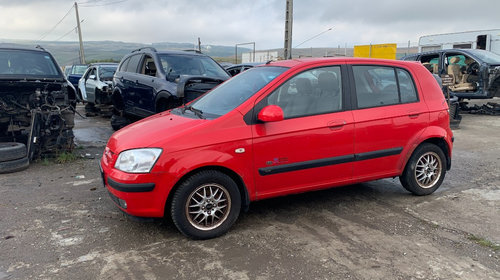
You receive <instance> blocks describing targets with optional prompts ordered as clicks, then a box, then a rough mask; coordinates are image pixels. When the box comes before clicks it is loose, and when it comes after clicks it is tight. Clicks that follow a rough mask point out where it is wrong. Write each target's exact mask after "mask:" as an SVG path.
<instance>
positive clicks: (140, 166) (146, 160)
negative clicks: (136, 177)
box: [115, 148, 162, 173]
mask: <svg viewBox="0 0 500 280" xmlns="http://www.w3.org/2000/svg"><path fill="white" fill-rule="evenodd" d="M161 152H162V150H161V149H160V148H144V149H133V150H127V151H123V152H121V153H120V155H119V156H118V159H117V160H116V163H115V168H116V169H118V170H121V171H123V172H128V173H149V172H150V171H151V169H152V168H153V166H154V165H155V163H156V161H157V160H158V158H159V157H160V154H161Z"/></svg>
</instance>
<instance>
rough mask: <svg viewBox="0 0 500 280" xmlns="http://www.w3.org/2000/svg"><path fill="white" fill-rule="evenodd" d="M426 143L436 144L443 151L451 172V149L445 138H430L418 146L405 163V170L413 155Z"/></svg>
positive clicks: (447, 168) (447, 167)
mask: <svg viewBox="0 0 500 280" xmlns="http://www.w3.org/2000/svg"><path fill="white" fill-rule="evenodd" d="M425 143H430V144H434V145H436V146H438V147H439V148H440V149H441V150H442V151H443V153H444V155H445V157H446V170H450V168H451V157H450V147H449V146H448V143H447V142H446V140H445V139H444V137H430V138H427V139H425V140H424V141H422V142H420V143H419V144H418V145H416V146H415V147H414V148H413V150H412V151H411V153H409V155H408V156H407V158H406V160H405V163H404V165H403V170H404V168H405V167H406V165H407V164H408V161H409V160H410V158H411V156H412V155H413V153H414V152H415V151H416V150H417V148H418V147H420V146H422V145H423V144H425Z"/></svg>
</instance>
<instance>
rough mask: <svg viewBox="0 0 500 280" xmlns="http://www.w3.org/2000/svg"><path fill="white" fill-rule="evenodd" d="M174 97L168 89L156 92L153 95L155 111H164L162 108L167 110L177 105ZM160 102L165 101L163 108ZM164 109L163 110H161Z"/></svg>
mask: <svg viewBox="0 0 500 280" xmlns="http://www.w3.org/2000/svg"><path fill="white" fill-rule="evenodd" d="M176 99H177V98H176V97H175V96H174V95H172V94H171V93H169V92H168V91H165V90H162V91H160V92H158V94H157V95H156V96H155V111H156V112H157V113H159V112H161V111H164V110H169V109H172V108H175V107H177V102H176ZM162 102H166V103H167V104H166V105H165V108H162V106H163V105H162ZM163 109H164V110H163Z"/></svg>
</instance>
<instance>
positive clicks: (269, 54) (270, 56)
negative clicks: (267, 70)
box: [241, 51, 278, 63]
mask: <svg viewBox="0 0 500 280" xmlns="http://www.w3.org/2000/svg"><path fill="white" fill-rule="evenodd" d="M277 59H278V52H277V51H265V52H255V57H254V53H253V52H247V53H242V54H241V63H247V62H268V61H269V60H277Z"/></svg>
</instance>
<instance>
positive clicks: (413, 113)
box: [408, 111, 420, 119]
mask: <svg viewBox="0 0 500 280" xmlns="http://www.w3.org/2000/svg"><path fill="white" fill-rule="evenodd" d="M418 116H420V113H419V112H417V111H409V112H408V117H409V118H410V119H416V118H418Z"/></svg>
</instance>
